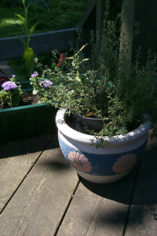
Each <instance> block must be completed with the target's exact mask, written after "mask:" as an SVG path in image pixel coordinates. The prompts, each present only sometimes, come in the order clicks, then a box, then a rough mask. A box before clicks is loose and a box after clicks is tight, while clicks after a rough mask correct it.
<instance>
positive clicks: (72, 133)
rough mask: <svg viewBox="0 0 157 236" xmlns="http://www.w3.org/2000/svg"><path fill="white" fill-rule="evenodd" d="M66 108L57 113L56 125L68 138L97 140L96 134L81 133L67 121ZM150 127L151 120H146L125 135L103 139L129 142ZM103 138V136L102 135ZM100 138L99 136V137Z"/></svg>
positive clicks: (142, 134) (88, 141)
mask: <svg viewBox="0 0 157 236" xmlns="http://www.w3.org/2000/svg"><path fill="white" fill-rule="evenodd" d="M65 113H66V109H65V108H60V109H59V110H58V112H57V114H56V125H57V128H58V130H59V131H60V132H61V133H62V134H63V135H65V136H67V137H68V138H71V139H73V140H75V141H77V142H84V143H88V144H91V141H93V142H97V140H96V138H95V136H94V135H89V134H84V133H81V132H79V131H77V130H75V129H73V128H71V127H70V126H68V125H67V124H66V123H65ZM149 128H150V121H146V122H145V123H143V124H141V125H140V126H139V127H138V128H137V129H135V130H133V131H130V132H128V133H126V134H124V135H115V136H112V137H108V136H105V137H103V140H104V141H105V142H107V143H109V144H118V143H128V142H132V141H134V140H136V139H139V138H141V137H142V136H144V135H146V134H147V132H148V130H149ZM100 138H101V137H100ZM98 139H99V137H98Z"/></svg>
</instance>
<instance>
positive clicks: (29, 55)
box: [16, 0, 37, 76]
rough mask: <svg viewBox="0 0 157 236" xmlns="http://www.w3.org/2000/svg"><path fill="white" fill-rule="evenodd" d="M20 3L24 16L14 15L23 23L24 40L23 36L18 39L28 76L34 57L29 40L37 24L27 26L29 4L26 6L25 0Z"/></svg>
mask: <svg viewBox="0 0 157 236" xmlns="http://www.w3.org/2000/svg"><path fill="white" fill-rule="evenodd" d="M22 4H23V9H24V16H22V15H21V14H16V16H17V17H18V19H20V20H21V21H22V22H23V23H24V30H25V34H26V40H25V39H23V38H20V40H21V42H22V43H23V45H24V54H23V58H24V60H25V64H26V68H27V71H28V76H30V75H31V73H32V70H33V57H34V51H33V49H32V48H31V47H30V41H31V35H32V33H33V32H34V30H35V27H36V26H37V23H36V24H34V25H33V26H32V27H31V28H29V26H28V9H29V6H30V4H28V5H27V6H26V3H25V0H22Z"/></svg>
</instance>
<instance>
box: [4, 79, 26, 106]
mask: <svg viewBox="0 0 157 236" xmlns="http://www.w3.org/2000/svg"><path fill="white" fill-rule="evenodd" d="M22 94H23V92H22V89H21V86H20V85H18V84H17V83H16V80H15V75H12V78H11V79H10V81H7V82H4V83H3V84H2V90H1V91H0V99H1V102H2V105H3V108H5V107H15V106H18V105H19V104H20V102H21V99H22V97H21V96H22Z"/></svg>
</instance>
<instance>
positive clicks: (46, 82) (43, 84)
mask: <svg viewBox="0 0 157 236" xmlns="http://www.w3.org/2000/svg"><path fill="white" fill-rule="evenodd" d="M39 84H40V86H41V87H44V88H51V87H52V85H53V82H52V81H50V80H48V79H45V80H43V81H42V82H40V83H39Z"/></svg>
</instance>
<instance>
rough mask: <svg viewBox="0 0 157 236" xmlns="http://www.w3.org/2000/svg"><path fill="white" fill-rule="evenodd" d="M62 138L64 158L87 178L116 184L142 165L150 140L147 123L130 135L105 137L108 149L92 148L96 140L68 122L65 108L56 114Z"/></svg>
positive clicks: (61, 144)
mask: <svg viewBox="0 0 157 236" xmlns="http://www.w3.org/2000/svg"><path fill="white" fill-rule="evenodd" d="M56 125H57V127H58V139H59V144H60V148H61V150H62V152H63V155H64V157H65V158H66V160H67V161H68V162H69V163H70V165H71V166H72V167H73V168H74V169H75V170H76V171H77V173H78V174H79V175H80V176H82V177H83V178H85V179H87V180H89V181H91V182H95V183H109V182H114V181H117V180H119V179H121V178H122V177H124V176H125V175H127V174H128V173H129V172H130V171H131V170H132V169H133V168H134V167H135V166H136V165H137V164H138V162H139V160H140V158H141V156H142V154H143V152H144V150H145V147H146V144H147V139H148V130H149V127H150V123H149V122H146V123H144V124H142V125H141V126H140V127H138V128H137V129H136V130H134V131H132V132H129V133H127V134H126V135H117V136H113V137H111V138H109V137H105V140H106V142H105V144H104V148H96V146H95V145H92V144H91V143H92V140H95V137H94V136H92V135H87V134H83V133H80V132H78V131H76V130H74V129H72V128H71V127H70V126H68V125H67V124H66V122H65V109H60V110H59V111H58V112H57V115H56Z"/></svg>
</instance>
